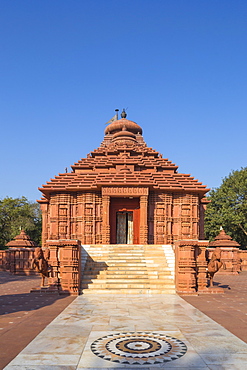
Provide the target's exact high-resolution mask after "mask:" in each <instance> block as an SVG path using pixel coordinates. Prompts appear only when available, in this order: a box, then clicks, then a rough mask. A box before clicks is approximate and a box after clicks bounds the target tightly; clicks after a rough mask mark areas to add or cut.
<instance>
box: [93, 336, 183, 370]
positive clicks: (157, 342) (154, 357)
mask: <svg viewBox="0 0 247 370" xmlns="http://www.w3.org/2000/svg"><path fill="white" fill-rule="evenodd" d="M91 350H92V352H93V353H94V354H95V355H96V356H98V357H100V358H102V359H103V360H107V361H112V362H117V363H120V364H129V365H153V364H160V363H163V362H168V361H172V360H176V359H178V358H180V357H182V356H183V355H184V354H185V353H186V351H187V347H186V345H185V344H184V343H183V342H182V341H181V340H179V339H176V338H173V337H170V336H169V335H165V334H161V333H152V332H141V331H138V332H127V333H117V334H110V335H106V336H105V337H102V338H99V339H97V340H95V341H94V342H93V343H92V344H91Z"/></svg>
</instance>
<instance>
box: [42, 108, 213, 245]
mask: <svg viewBox="0 0 247 370" xmlns="http://www.w3.org/2000/svg"><path fill="white" fill-rule="evenodd" d="M71 169H72V170H71V172H69V173H62V174H59V175H58V176H56V177H55V178H54V179H52V180H51V181H49V182H47V183H46V185H43V187H42V188H40V189H39V190H40V191H41V192H42V194H43V197H42V199H41V200H40V201H39V203H40V205H41V209H42V213H43V234H42V240H43V246H45V244H46V241H47V240H53V239H54V240H60V239H77V240H79V241H80V243H81V244H173V243H174V242H175V241H177V240H182V239H190V240H192V239H197V240H198V239H203V238H204V232H203V223H204V207H205V204H206V202H207V201H206V200H205V198H204V196H205V193H206V192H207V191H208V190H209V189H207V188H206V186H205V185H202V183H200V182H198V181H197V180H195V179H194V178H193V177H191V176H190V175H188V174H181V173H179V172H178V167H177V166H176V165H175V164H174V163H172V162H171V161H169V160H168V159H167V158H162V155H161V154H159V152H157V151H156V150H154V149H152V148H150V147H148V146H147V144H146V143H145V141H144V138H143V136H142V128H141V127H140V126H139V125H138V124H137V123H135V122H133V121H130V120H128V119H127V118H126V113H125V112H124V111H123V113H122V115H121V118H120V119H117V120H115V121H113V122H112V123H110V124H109V125H108V126H107V127H106V129H105V136H104V139H103V142H102V143H101V145H100V147H99V148H97V149H95V150H94V151H92V152H91V153H90V154H88V155H87V158H82V159H80V160H79V161H78V162H77V163H75V164H74V165H72V166H71Z"/></svg>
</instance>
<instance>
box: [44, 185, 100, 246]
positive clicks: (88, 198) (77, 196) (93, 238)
mask: <svg viewBox="0 0 247 370" xmlns="http://www.w3.org/2000/svg"><path fill="white" fill-rule="evenodd" d="M41 209H42V216H43V228H42V239H43V245H45V244H46V241H47V240H60V239H78V240H80V241H81V243H83V244H100V243H102V197H101V194H100V192H85V193H83V192H80V193H56V194H51V197H50V203H49V204H42V205H41Z"/></svg>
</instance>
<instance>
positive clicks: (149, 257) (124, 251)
mask: <svg viewBox="0 0 247 370" xmlns="http://www.w3.org/2000/svg"><path fill="white" fill-rule="evenodd" d="M82 256H83V258H82V261H83V263H82V271H83V272H82V281H81V289H82V293H83V294H101V293H105V294H106V293H113V294H118V293H125V294H170V293H175V284H174V265H175V260H174V253H173V250H172V248H171V246H162V245H150V244H149V245H128V244H123V245H121V244H117V245H90V246H84V249H83V253H82Z"/></svg>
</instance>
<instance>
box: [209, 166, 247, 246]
mask: <svg viewBox="0 0 247 370" xmlns="http://www.w3.org/2000/svg"><path fill="white" fill-rule="evenodd" d="M208 199H209V200H210V201H211V202H210V203H209V204H208V206H207V211H206V214H205V234H206V238H207V239H209V240H212V239H213V238H214V237H215V236H216V235H217V234H218V233H219V231H220V226H222V227H223V228H224V230H225V232H226V233H227V234H229V235H230V236H231V237H232V238H233V239H234V240H236V241H237V242H238V243H239V244H240V245H241V247H242V248H243V249H244V248H246V246H247V167H245V168H241V170H236V171H232V172H231V173H230V174H229V176H227V177H225V178H224V179H223V182H222V184H221V186H220V187H219V188H216V189H213V190H211V191H210V193H209V197H208Z"/></svg>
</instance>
